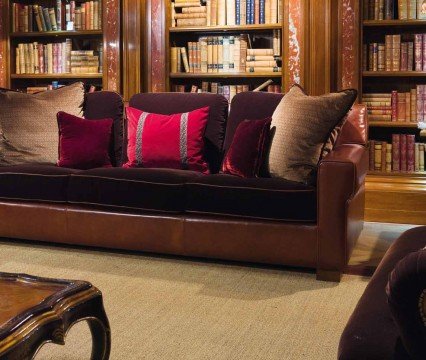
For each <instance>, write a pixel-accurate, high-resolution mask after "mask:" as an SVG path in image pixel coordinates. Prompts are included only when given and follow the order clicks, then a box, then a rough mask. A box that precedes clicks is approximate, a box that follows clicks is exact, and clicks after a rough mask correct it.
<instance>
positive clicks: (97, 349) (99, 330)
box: [87, 316, 111, 360]
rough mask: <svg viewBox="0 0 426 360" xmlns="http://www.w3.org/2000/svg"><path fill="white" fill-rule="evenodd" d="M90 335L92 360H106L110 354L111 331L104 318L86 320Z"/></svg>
mask: <svg viewBox="0 0 426 360" xmlns="http://www.w3.org/2000/svg"><path fill="white" fill-rule="evenodd" d="M87 322H88V324H89V327H90V332H91V333H92V356H91V359H92V360H108V359H109V355H110V352H111V330H110V328H109V324H108V320H107V318H106V316H105V317H104V318H94V317H91V318H88V319H87Z"/></svg>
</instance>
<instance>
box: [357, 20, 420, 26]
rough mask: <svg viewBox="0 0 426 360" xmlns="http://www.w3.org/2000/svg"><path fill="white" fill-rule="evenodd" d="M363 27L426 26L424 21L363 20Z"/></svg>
mask: <svg viewBox="0 0 426 360" xmlns="http://www.w3.org/2000/svg"><path fill="white" fill-rule="evenodd" d="M363 25H364V26H369V27H373V26H422V25H426V20H417V19H412V20H397V19H396V20H364V21H363Z"/></svg>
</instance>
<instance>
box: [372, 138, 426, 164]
mask: <svg viewBox="0 0 426 360" xmlns="http://www.w3.org/2000/svg"><path fill="white" fill-rule="evenodd" d="M369 149H370V164H369V167H370V170H374V171H382V172H422V171H425V150H426V144H424V143H416V142H415V136H414V135H406V134H392V143H391V144H389V143H387V142H386V141H377V140H370V141H369Z"/></svg>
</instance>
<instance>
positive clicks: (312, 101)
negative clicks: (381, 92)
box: [269, 85, 357, 183]
mask: <svg viewBox="0 0 426 360" xmlns="http://www.w3.org/2000/svg"><path fill="white" fill-rule="evenodd" d="M356 96H357V92H356V90H345V91H341V92H338V93H332V94H327V95H322V96H308V95H306V94H305V92H304V91H303V89H302V88H301V87H300V86H298V85H294V86H293V87H292V88H291V89H290V91H289V92H288V93H287V94H286V95H285V96H284V97H283V99H282V100H281V102H280V103H279V104H278V106H277V108H276V109H275V112H274V114H273V115H272V124H271V127H272V128H274V127H275V134H274V137H273V139H272V144H271V151H270V154H269V172H270V174H271V176H272V177H281V178H284V179H287V180H292V181H297V182H303V183H312V182H314V179H315V174H316V169H317V164H318V161H319V159H320V157H321V151H322V148H323V146H324V143H325V142H326V141H327V139H328V137H329V136H330V134H331V132H332V131H333V129H334V128H335V126H336V125H337V124H339V122H341V120H342V119H343V117H344V116H345V115H346V113H347V112H348V111H349V109H350V108H351V106H352V104H353V103H354V101H355V99H356Z"/></svg>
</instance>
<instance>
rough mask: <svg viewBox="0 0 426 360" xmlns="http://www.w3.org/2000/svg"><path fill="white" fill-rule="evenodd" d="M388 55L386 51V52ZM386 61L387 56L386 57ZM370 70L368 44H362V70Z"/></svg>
mask: <svg viewBox="0 0 426 360" xmlns="http://www.w3.org/2000/svg"><path fill="white" fill-rule="evenodd" d="M385 56H386V52H385ZM385 63H386V58H385ZM367 70H368V45H367V44H362V71H367Z"/></svg>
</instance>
